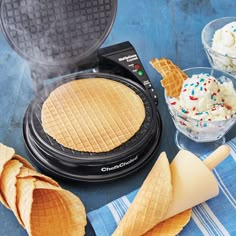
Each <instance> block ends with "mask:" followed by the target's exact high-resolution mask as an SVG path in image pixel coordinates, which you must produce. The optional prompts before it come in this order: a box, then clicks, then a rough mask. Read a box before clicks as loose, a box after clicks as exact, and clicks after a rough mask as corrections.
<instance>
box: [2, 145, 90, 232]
mask: <svg viewBox="0 0 236 236" xmlns="http://www.w3.org/2000/svg"><path fill="white" fill-rule="evenodd" d="M0 171H1V179H0V180H1V181H0V189H1V194H2V195H1V198H2V201H3V203H4V204H5V205H6V207H8V208H10V209H11V210H12V211H13V213H14V214H15V216H16V217H17V219H18V221H19V223H20V224H21V225H22V226H23V227H24V228H25V229H26V231H27V232H28V234H29V235H31V236H37V235H39V236H42V235H47V236H54V235H55V236H56V235H60V236H64V235H68V234H69V235H78V236H79V235H84V234H85V225H86V213H85V209H84V206H83V204H82V202H81V200H80V199H79V198H78V197H77V196H76V195H74V194H73V193H71V192H69V191H67V190H64V189H62V188H61V187H60V186H59V184H58V183H57V182H56V181H54V180H53V179H51V178H49V177H47V176H45V175H42V174H40V173H38V172H36V171H35V170H34V169H33V167H32V166H31V165H30V163H28V162H27V161H26V160H24V159H23V158H22V157H20V156H18V155H16V154H15V152H14V150H13V149H12V148H8V147H6V146H4V145H2V144H0Z"/></svg>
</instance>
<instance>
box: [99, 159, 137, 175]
mask: <svg viewBox="0 0 236 236" xmlns="http://www.w3.org/2000/svg"><path fill="white" fill-rule="evenodd" d="M137 159H138V156H136V157H134V158H132V159H130V160H129V161H127V162H121V163H120V164H118V165H115V166H112V167H106V166H104V167H102V168H101V171H102V172H108V171H113V170H117V169H119V168H122V167H125V166H127V165H129V164H131V163H133V162H134V161H136V160H137Z"/></svg>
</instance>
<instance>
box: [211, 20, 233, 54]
mask: <svg viewBox="0 0 236 236" xmlns="http://www.w3.org/2000/svg"><path fill="white" fill-rule="evenodd" d="M212 49H213V50H214V51H216V52H218V53H220V54H222V55H227V56H230V57H236V22H230V23H228V24H226V25H225V26H224V27H222V28H220V29H218V30H217V31H216V32H215V34H214V37H213V39H212Z"/></svg>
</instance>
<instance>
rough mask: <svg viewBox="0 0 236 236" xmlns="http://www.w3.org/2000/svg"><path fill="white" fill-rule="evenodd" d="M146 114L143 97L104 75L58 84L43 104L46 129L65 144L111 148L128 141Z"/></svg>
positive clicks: (91, 149)
mask: <svg viewBox="0 0 236 236" xmlns="http://www.w3.org/2000/svg"><path fill="white" fill-rule="evenodd" d="M144 118H145V108H144V104H143V102H142V100H141V98H140V97H139V96H138V95H137V94H136V93H135V91H133V90H132V89H130V88H129V87H128V86H126V85H124V84H122V83H119V82H117V81H113V80H110V79H104V78H86V79H80V80H74V81H71V82H68V83H66V84H63V85H61V86H59V87H58V88H56V89H55V90H54V91H52V93H51V94H50V96H49V97H48V98H47V99H46V101H45V102H44V104H43V106H42V112H41V119H42V126H43V129H44V131H45V132H46V133H47V134H49V135H50V136H51V137H53V138H54V139H55V140H56V141H57V142H58V143H60V144H62V145H63V146H64V147H67V148H70V149H73V150H78V151H84V152H107V151H111V150H113V149H114V148H116V147H118V146H120V145H121V144H123V143H125V142H126V141H128V140H129V139H130V138H131V137H133V136H134V135H135V133H136V132H137V131H138V130H139V129H140V127H141V125H142V123H143V121H144Z"/></svg>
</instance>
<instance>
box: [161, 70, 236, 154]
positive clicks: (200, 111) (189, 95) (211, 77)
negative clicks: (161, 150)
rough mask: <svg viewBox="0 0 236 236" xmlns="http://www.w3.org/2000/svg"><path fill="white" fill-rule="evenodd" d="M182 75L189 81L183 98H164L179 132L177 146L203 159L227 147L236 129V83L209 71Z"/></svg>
mask: <svg viewBox="0 0 236 236" xmlns="http://www.w3.org/2000/svg"><path fill="white" fill-rule="evenodd" d="M183 71H184V72H185V74H187V76H188V78H187V79H185V80H184V82H183V84H182V89H181V92H180V95H179V96H178V97H169V96H167V95H166V94H165V99H166V103H167V105H168V110H169V112H170V114H171V117H172V119H173V122H174V125H175V127H176V129H177V132H176V135H175V142H176V144H177V146H178V147H179V148H180V149H187V150H190V151H192V152H193V153H195V154H196V155H202V153H206V152H208V151H209V152H210V151H213V150H214V149H215V148H217V147H218V146H220V145H222V144H224V143H225V134H226V133H227V132H228V131H229V130H230V129H231V128H234V127H233V126H234V124H235V123H236V80H235V78H234V77H233V76H232V75H230V74H229V73H226V72H223V71H220V70H217V69H214V68H209V67H195V68H189V69H186V70H183Z"/></svg>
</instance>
